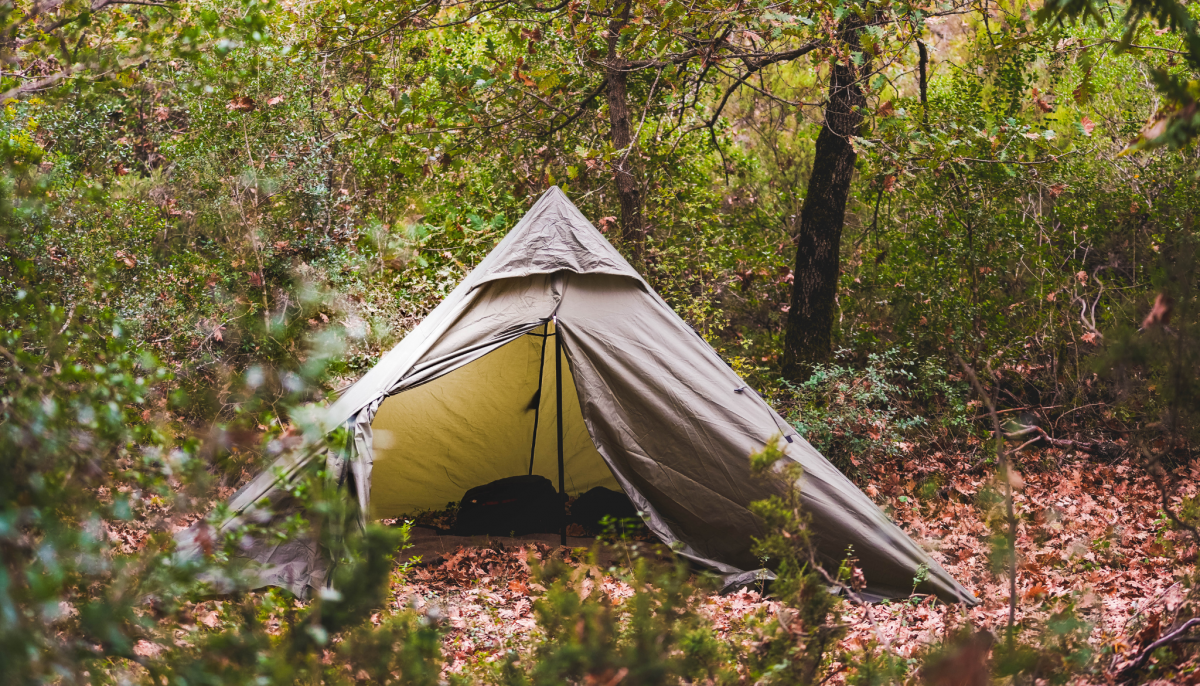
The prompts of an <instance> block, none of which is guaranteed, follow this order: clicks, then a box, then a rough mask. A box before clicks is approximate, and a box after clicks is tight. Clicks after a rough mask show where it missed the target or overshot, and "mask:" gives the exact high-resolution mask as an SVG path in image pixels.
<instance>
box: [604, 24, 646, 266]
mask: <svg viewBox="0 0 1200 686" xmlns="http://www.w3.org/2000/svg"><path fill="white" fill-rule="evenodd" d="M631 1H632V0H629V1H627V2H626V3H625V6H624V7H623V8H622V10H621V13H620V14H619V15H617V16H615V17H614V18H613V20H612V21H611V22H609V24H608V60H607V61H606V62H605V71H604V79H605V81H606V83H607V87H606V88H605V92H606V94H607V97H608V117H609V121H610V122H611V125H612V144H613V147H614V148H616V150H617V151H618V155H617V157H616V158H615V160H614V166H613V174H614V176H615V180H616V183H617V198H618V200H619V201H620V203H621V240H622V241H623V242H624V243H625V245H626V246H628V247H629V248H630V249H631V250H632V251H633V257H634V260H635V261H637V260H640V259H641V253H642V242H643V240H645V237H646V227H645V222H644V220H643V218H642V191H641V188H640V187H639V186H638V180H637V176H636V175H635V174H634V171H633V168H634V165H633V163H632V162H631V161H630V157H631V156H632V153H633V143H634V141H633V130H632V129H633V127H632V124H631V121H630V120H631V117H630V114H629V97H628V93H627V89H626V81H627V79H628V76H629V72H628V71H627V70H626V64H625V61H624V60H622V59H621V57H620V55H619V54H618V53H617V43H618V41H619V39H620V36H621V29H622V28H624V27H625V25H626V24H627V23H628V22H629V5H630V3H631Z"/></svg>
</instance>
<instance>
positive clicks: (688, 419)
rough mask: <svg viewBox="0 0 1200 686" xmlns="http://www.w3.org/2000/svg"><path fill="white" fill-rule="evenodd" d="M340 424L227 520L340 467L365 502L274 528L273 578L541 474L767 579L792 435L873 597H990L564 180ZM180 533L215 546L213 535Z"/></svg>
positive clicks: (349, 401) (820, 543) (829, 549)
mask: <svg viewBox="0 0 1200 686" xmlns="http://www.w3.org/2000/svg"><path fill="white" fill-rule="evenodd" d="M528 334H533V335H528ZM547 336H553V337H554V339H555V340H554V341H553V343H554V348H550V346H549V345H545V344H546V342H547V338H546V337H547ZM544 349H545V351H546V352H549V351H550V350H554V351H558V350H560V349H561V358H560V357H559V356H558V355H556V354H545V353H544V352H543V350H544ZM560 360H561V362H560ZM560 372H561V375H560ZM539 388H540V389H541V392H540V393H539ZM559 388H561V392H559V391H557V390H556V389H559ZM535 421H536V422H538V423H539V424H540V427H541V428H540V431H538V429H536V428H535ZM322 422H323V424H322V426H323V427H324V428H323V430H325V431H333V430H335V429H337V428H338V427H344V428H345V430H346V434H345V435H346V436H347V439H346V443H345V445H344V446H335V447H333V448H330V449H327V450H325V449H321V450H318V449H312V450H309V451H308V452H303V453H296V454H286V455H284V456H281V457H280V458H279V459H278V460H277V461H276V462H275V464H274V465H272V466H271V467H270V468H269V469H267V470H266V471H264V472H263V473H262V474H260V475H258V476H256V477H255V478H254V479H253V480H251V481H250V483H248V484H247V485H246V486H245V487H243V488H242V489H241V490H239V491H238V493H236V494H235V495H234V497H233V498H232V499H231V501H230V509H231V511H232V512H233V516H231V517H230V519H228V520H226V521H224V522H219V523H217V525H218V528H220V529H222V530H230V529H232V528H234V527H236V526H238V524H239V522H241V521H243V518H244V517H248V516H251V513H253V512H254V510H255V508H259V509H261V508H263V507H265V506H266V505H268V504H271V503H275V504H276V505H278V506H281V507H284V508H285V509H286V508H287V507H292V506H294V504H293V503H289V502H286V497H285V496H286V494H287V493H288V491H287V489H286V488H285V487H286V486H287V484H289V483H291V482H294V481H295V480H297V479H301V478H304V477H305V476H306V475H307V474H310V473H311V472H312V469H314V468H316V467H322V466H323V467H325V469H326V470H327V471H328V473H329V474H330V475H334V476H336V483H338V484H339V491H338V492H339V493H340V494H342V495H343V497H345V498H346V499H347V503H348V504H350V505H352V507H351V508H350V511H351V512H352V515H351V516H349V517H348V518H347V519H346V520H345V521H342V522H336V523H330V524H328V526H330V527H333V526H338V527H342V528H341V529H339V530H338V531H337V532H330V531H326V532H324V533H323V534H322V535H321V536H315V534H314V535H313V536H314V537H305V536H301V537H299V538H297V539H296V540H291V541H284V542H281V543H279V544H268V543H267V542H264V541H259V542H255V545H254V546H252V548H251V549H250V550H249V551H248V552H247V555H246V557H248V558H249V559H251V560H253V561H255V562H257V563H258V565H259V566H258V567H257V570H258V571H257V572H256V573H257V574H258V577H257V579H256V580H255V581H254V582H253V583H257V584H258V585H278V586H283V587H285V588H288V589H291V590H293V592H297V593H299V592H302V591H304V589H305V588H317V587H319V586H320V585H321V584H324V583H327V582H328V581H327V580H328V579H329V577H330V560H331V559H336V558H337V556H336V555H334V554H333V552H334V551H329V550H325V549H323V548H322V547H321V545H319V544H318V543H317V541H318V540H320V541H329V542H330V543H328V545H332V546H337V545H340V544H339V541H340V540H344V537H345V536H346V535H351V534H353V533H355V532H356V531H361V529H362V528H363V527H365V526H366V525H367V522H368V521H370V520H372V519H382V518H390V517H397V516H401V515H403V514H406V513H409V512H413V511H415V510H417V509H423V508H441V507H444V506H445V505H446V503H448V502H451V501H454V500H457V499H458V498H460V497H461V495H462V493H463V492H464V491H466V490H467V489H468V488H472V487H475V486H480V485H483V484H485V483H488V482H491V481H494V480H497V479H500V478H504V477H510V476H517V475H525V474H528V473H530V472H532V473H533V474H537V475H540V476H545V477H546V478H548V479H550V480H551V482H552V483H559V481H558V479H559V475H560V474H561V476H562V479H563V482H562V483H563V489H564V490H565V491H566V492H567V493H575V494H578V493H582V492H585V491H586V490H588V489H590V488H592V487H594V486H601V485H602V486H606V487H610V488H620V489H622V490H623V491H624V492H625V493H626V495H628V496H629V498H630V500H631V501H632V503H633V504H634V506H635V507H636V508H637V510H638V511H639V514H640V515H641V516H642V518H643V520H644V521H645V523H646V525H647V527H648V528H649V529H650V531H651V532H653V533H654V534H655V535H656V536H657V537H658V538H660V539H661V540H662V541H663V543H665V544H667V545H668V546H670V547H671V548H672V549H673V550H675V551H676V553H677V554H679V555H681V556H684V557H686V558H688V559H691V560H693V561H695V562H697V563H699V564H702V565H704V566H707V567H709V568H711V569H713V570H716V571H718V572H720V573H721V574H724V575H726V580H727V581H729V582H730V583H749V582H750V581H755V580H759V581H761V580H762V579H765V578H770V572H769V571H764V570H760V569H758V568H759V567H760V566H761V564H760V561H759V560H758V559H757V558H756V556H755V555H754V554H753V552H752V544H753V539H754V538H755V537H756V536H761V535H762V529H761V526H762V522H761V521H760V520H759V519H758V518H757V517H756V516H755V515H754V514H753V513H752V512H751V511H750V504H751V503H752V502H754V501H756V500H762V499H764V498H768V497H770V496H772V495H776V494H780V493H781V492H783V489H785V488H787V487H788V486H787V485H786V484H782V483H780V482H779V481H778V480H765V479H759V478H756V477H754V476H753V475H751V473H750V461H749V456H750V455H751V454H752V453H754V452H756V451H759V450H761V449H762V448H763V447H764V446H765V445H767V444H768V443H770V442H772V441H777V440H779V437H780V436H784V437H786V439H787V442H784V443H781V448H782V449H783V451H784V455H785V458H784V459H786V460H791V461H793V462H797V463H799V464H800V465H801V466H802V467H803V476H802V477H801V479H800V482H799V487H800V494H801V499H802V501H803V503H804V506H805V509H806V511H807V513H808V516H809V519H810V529H811V531H812V534H813V540H814V544H815V548H816V552H817V555H818V558H819V559H820V560H821V561H822V562H823V564H825V565H828V566H830V567H831V568H836V566H837V565H838V564H840V563H841V562H842V560H843V559H844V558H845V556H846V555H847V554H848V547H851V546H852V548H853V555H854V556H855V558H856V559H857V560H858V564H859V566H860V567H861V568H862V569H863V572H864V575H865V576H866V579H867V592H868V593H869V594H871V595H872V596H878V597H881V598H890V597H903V596H907V595H909V594H911V593H912V592H914V590H915V591H917V592H923V593H932V594H936V595H938V596H939V597H941V598H943V599H944V600H947V601H958V600H961V601H963V602H965V603H968V604H975V603H976V602H978V601H976V599H975V598H974V597H973V596H972V595H971V594H970V593H969V592H967V591H966V589H964V588H963V587H962V586H961V585H960V584H958V582H956V581H955V580H954V579H953V578H951V577H950V575H949V574H947V573H946V571H945V570H944V569H942V567H941V566H940V565H938V563H937V562H936V561H935V560H934V559H933V558H932V557H931V556H930V555H929V553H927V552H926V551H924V550H922V549H921V548H920V547H919V546H918V545H917V544H916V543H915V542H913V540H912V539H911V538H909V537H908V536H907V535H906V534H905V533H904V532H903V531H902V530H901V529H900V528H899V527H898V526H896V524H894V523H893V522H892V521H891V520H890V519H888V517H887V516H886V515H885V514H884V513H883V512H882V511H880V509H879V508H878V507H876V506H875V504H874V503H873V502H871V500H870V499H869V498H867V496H866V495H865V494H863V493H862V491H860V490H859V489H858V488H857V487H855V486H854V484H853V483H851V482H850V480H849V479H847V478H846V477H845V475H843V474H842V473H841V472H840V471H838V470H837V469H836V468H835V467H834V466H833V465H832V464H830V463H829V462H828V461H827V460H826V459H825V458H824V457H822V456H821V455H820V454H819V453H818V452H817V451H816V450H814V449H813V447H812V446H811V445H809V443H808V442H807V441H805V440H804V439H803V438H802V437H801V436H800V435H799V434H797V433H796V432H795V430H794V429H792V428H791V427H790V426H789V425H788V424H787V422H785V421H784V420H783V418H782V417H780V416H779V415H778V414H777V413H776V412H775V411H774V410H773V409H771V407H770V405H769V404H768V403H767V401H766V400H765V399H764V398H762V397H761V396H760V395H758V394H757V393H756V392H754V391H753V390H752V389H750V388H748V387H747V386H746V384H745V382H744V381H743V380H742V379H741V378H739V377H738V375H737V374H736V373H735V372H734V371H733V370H732V369H731V368H730V367H729V365H728V364H726V363H725V362H724V361H723V360H722V359H721V357H720V355H718V354H717V352H716V351H715V350H713V348H712V347H711V346H709V345H708V343H707V342H706V341H705V340H704V339H703V338H702V337H701V336H700V335H699V334H698V333H697V332H696V331H695V330H693V329H692V328H691V327H690V326H688V325H687V324H686V323H685V322H684V321H683V320H682V319H680V317H679V316H678V315H677V314H676V313H675V312H674V311H673V310H672V309H671V307H670V306H669V305H668V304H667V303H666V302H665V301H664V300H663V299H662V298H661V297H660V296H659V295H658V294H657V293H655V292H654V291H653V289H651V288H650V287H649V286H648V285H647V284H646V282H645V281H644V280H643V279H642V277H641V276H640V275H639V274H638V273H637V272H636V271H635V270H634V269H633V268H632V267H631V266H630V265H629V263H628V262H626V261H625V259H624V258H623V257H622V256H621V255H620V253H619V252H618V251H617V250H616V249H615V248H614V247H613V246H612V245H611V244H610V243H609V242H608V241H607V240H606V239H605V238H604V236H603V235H602V234H601V233H600V232H599V231H597V230H596V228H595V227H593V226H592V225H591V223H589V222H588V221H587V219H586V218H585V217H584V216H583V215H582V213H580V212H579V210H578V209H577V208H576V207H575V206H574V205H573V204H572V203H571V201H570V200H568V199H567V197H566V195H564V194H563V192H562V191H561V190H559V189H558V188H557V187H555V188H551V189H550V190H548V191H547V192H546V193H545V194H543V195H542V197H541V198H540V199H539V200H538V201H537V202H536V203H535V204H534V206H533V207H532V208H531V209H530V210H529V212H528V213H527V214H526V215H525V217H524V218H522V219H521V220H520V222H518V224H517V225H516V226H515V227H514V228H513V229H512V230H511V231H510V232H509V233H508V235H507V236H506V237H505V238H504V239H503V240H501V241H500V243H499V244H497V246H496V247H495V248H494V249H493V250H492V252H491V253H490V254H489V255H488V256H487V257H486V258H485V259H484V260H483V261H482V262H481V263H480V264H479V265H478V266H477V267H476V268H475V269H474V270H472V271H471V273H470V274H469V275H467V276H466V278H464V279H463V281H462V282H461V283H460V284H459V285H458V286H457V287H456V288H454V289H453V290H452V291H451V292H450V293H449V294H448V295H447V296H446V298H445V299H444V300H443V301H442V302H441V303H440V304H439V305H438V306H437V307H435V308H434V309H433V310H432V311H431V312H430V313H429V315H428V316H426V317H425V319H424V320H423V321H422V322H421V323H420V324H419V325H418V326H417V327H416V328H414V329H413V330H412V331H411V332H409V334H408V335H407V336H405V338H404V339H403V340H402V341H401V342H400V343H399V344H398V345H396V346H395V347H394V348H393V349H392V350H391V351H389V352H388V353H386V354H385V355H383V356H382V357H381V358H380V360H379V362H378V363H377V364H376V365H375V366H374V367H373V368H372V369H371V370H370V371H369V372H367V373H366V374H365V375H364V376H363V377H362V378H361V379H359V381H358V382H356V383H355V384H354V385H353V386H351V387H350V388H349V389H347V390H346V391H345V392H344V393H342V394H341V395H340V396H339V397H338V398H337V399H336V400H335V401H334V402H333V403H332V404H331V405H329V406H328V407H327V408H326V409H325V410H324V412H323V419H322ZM559 427H561V440H560V439H559V438H558V436H557V431H558V428H559ZM535 431H538V433H537V438H536V440H535V438H534V432H535ZM560 450H561V457H560ZM560 459H561V465H562V466H561V471H560V467H559V464H560ZM274 516H276V517H278V516H280V515H279V514H276V515H274ZM330 534H336V535H330ZM179 540H180V544H179V545H180V550H181V551H183V552H188V553H189V554H199V553H198V548H197V546H196V543H195V541H196V536H195V532H194V531H192V530H188V532H184V533H183V534H181V536H180V538H179ZM921 570H927V573H922V571H921ZM921 577H923V579H924V580H923V581H921V582H920V583H919V584H918V585H917V586H916V588H915V589H914V581H915V579H917V578H921ZM252 585H253V584H252Z"/></svg>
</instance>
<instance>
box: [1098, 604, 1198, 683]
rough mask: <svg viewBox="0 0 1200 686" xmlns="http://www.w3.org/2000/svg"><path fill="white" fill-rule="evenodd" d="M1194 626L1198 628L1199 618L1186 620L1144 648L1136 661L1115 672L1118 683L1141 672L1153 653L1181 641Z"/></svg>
mask: <svg viewBox="0 0 1200 686" xmlns="http://www.w3.org/2000/svg"><path fill="white" fill-rule="evenodd" d="M1194 626H1200V617H1193V618H1192V619H1189V620H1187V621H1186V622H1184V623H1183V625H1182V626H1180V627H1179V628H1178V629H1176V630H1174V631H1172V632H1171V633H1169V634H1167V635H1166V636H1163V637H1162V638H1160V639H1158V640H1157V641H1155V642H1154V643H1151V644H1150V645H1148V646H1146V648H1145V649H1144V650H1142V652H1141V653H1138V656H1137V659H1135V660H1134V661H1133V662H1130V663H1128V664H1126V665H1125V666H1124V667H1122V668H1121V669H1120V670H1118V671H1117V679H1118V680H1119V681H1125V680H1128V679H1130V678H1132V677H1133V676H1134V675H1135V674H1136V673H1137V672H1138V671H1139V670H1141V668H1142V667H1145V666H1146V662H1147V661H1149V660H1150V656H1151V655H1153V654H1154V651H1156V650H1158V649H1159V648H1161V647H1163V646H1165V645H1170V644H1172V643H1177V642H1179V641H1181V640H1183V637H1184V634H1186V633H1187V632H1189V631H1191V630H1192V627H1194ZM1113 667H1116V665H1115V664H1114V665H1113Z"/></svg>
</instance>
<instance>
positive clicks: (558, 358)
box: [554, 317, 567, 546]
mask: <svg viewBox="0 0 1200 686" xmlns="http://www.w3.org/2000/svg"><path fill="white" fill-rule="evenodd" d="M554 386H555V395H557V396H558V398H557V400H558V494H559V496H560V497H561V498H562V501H563V509H564V510H565V509H566V504H567V487H566V479H565V477H564V475H563V409H562V336H560V335H559V330H558V317H555V318H554ZM561 524H562V528H561V530H560V531H559V537H560V538H561V539H562V544H563V545H564V546H565V545H566V544H567V518H566V516H565V512H564V515H563V518H562V522H561Z"/></svg>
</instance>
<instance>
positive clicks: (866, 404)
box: [785, 349, 971, 470]
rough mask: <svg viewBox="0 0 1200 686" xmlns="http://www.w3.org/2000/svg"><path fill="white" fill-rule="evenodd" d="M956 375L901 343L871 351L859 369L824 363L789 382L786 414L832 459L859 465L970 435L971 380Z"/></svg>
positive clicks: (844, 354) (845, 464) (844, 353)
mask: <svg viewBox="0 0 1200 686" xmlns="http://www.w3.org/2000/svg"><path fill="white" fill-rule="evenodd" d="M840 356H841V357H843V359H845V358H847V357H849V352H848V351H842V352H841V353H840ZM952 379H953V377H951V376H950V375H949V374H947V373H946V372H945V371H943V370H942V369H941V368H940V367H939V366H938V365H937V363H936V361H935V360H933V359H931V358H926V359H925V360H924V361H922V362H920V363H918V362H917V359H916V357H915V356H913V355H911V354H905V353H902V352H900V351H899V350H896V349H892V350H889V351H886V352H882V353H870V354H869V355H868V356H867V360H866V364H865V365H864V366H862V367H861V368H855V367H853V366H850V365H849V364H836V363H833V364H824V365H818V366H816V367H815V368H814V370H813V373H812V376H810V377H809V378H808V380H807V381H805V382H804V383H802V384H800V385H799V386H796V385H791V384H786V386H785V387H786V388H787V390H788V391H790V395H791V398H789V403H790V407H791V412H790V413H789V414H788V420H789V422H791V424H792V425H793V426H795V427H796V430H797V431H799V432H800V433H801V434H802V435H803V436H804V437H805V438H806V439H807V440H808V442H809V443H812V445H813V447H815V448H816V449H817V450H818V451H820V452H821V453H822V454H824V455H825V456H826V457H827V458H829V459H830V460H831V461H833V462H834V464H836V465H838V467H840V468H842V469H847V470H853V469H854V468H855V467H858V466H859V465H860V464H864V463H865V464H870V463H871V462H872V461H874V460H877V459H879V458H881V457H884V456H892V455H898V454H902V453H907V452H910V451H911V450H912V449H913V448H914V447H915V445H914V444H916V443H918V442H923V441H929V442H934V441H939V440H947V439H950V440H952V439H955V438H960V437H965V436H966V435H969V433H970V431H971V426H970V423H969V416H968V412H969V411H970V409H971V408H970V407H969V406H968V401H967V399H966V386H965V384H962V383H959V382H957V381H953V380H952ZM927 415H929V416H934V417H936V418H937V419H936V420H935V423H931V422H930V421H929V420H928V419H926V416H927Z"/></svg>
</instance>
